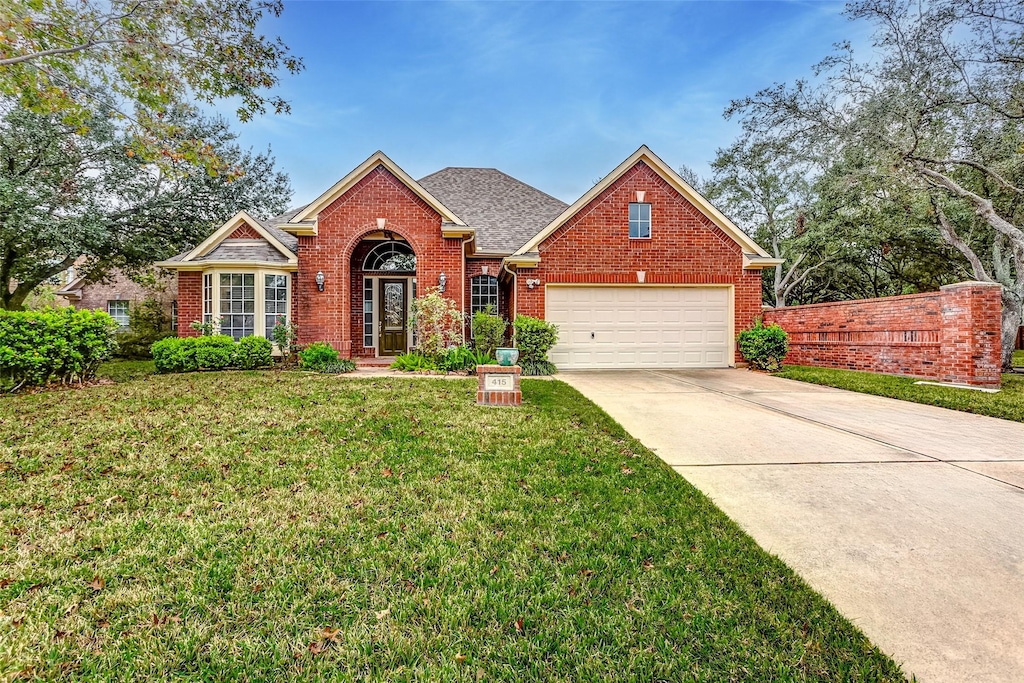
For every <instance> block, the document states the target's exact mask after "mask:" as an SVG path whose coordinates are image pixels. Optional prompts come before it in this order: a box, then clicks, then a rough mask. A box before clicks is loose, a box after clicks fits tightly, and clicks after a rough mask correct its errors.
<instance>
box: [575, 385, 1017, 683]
mask: <svg viewBox="0 0 1024 683" xmlns="http://www.w3.org/2000/svg"><path fill="white" fill-rule="evenodd" d="M558 377H559V378H560V379H562V380H564V381H565V382H567V383H569V384H570V385H572V386H573V387H575V388H576V389H578V390H579V391H580V392H582V393H583V394H584V395H585V396H587V397H588V398H590V399H591V400H592V401H594V402H595V403H597V404H598V405H599V406H601V407H602V408H603V409H604V410H605V411H607V412H608V414H610V415H611V416H612V417H613V418H615V419H616V420H617V421H618V422H619V423H620V424H622V425H623V427H625V428H626V430H627V431H629V432H630V433H631V434H633V435H634V436H636V437H637V438H638V439H640V441H642V442H643V443H644V444H645V445H647V446H648V447H649V448H651V449H652V450H654V451H655V452H656V453H657V454H658V455H660V456H661V457H662V458H663V459H664V460H665V461H666V462H667V463H668V464H669V465H671V466H672V467H673V468H674V469H675V470H676V471H677V472H679V473H680V474H682V475H683V476H684V477H686V478H687V479H688V480H689V481H691V482H692V483H693V484H694V485H695V486H697V487H698V488H699V489H701V490H702V491H704V492H705V493H706V494H707V495H709V496H710V497H711V498H712V499H713V500H714V501H715V503H717V504H718V506H719V507H721V508H722V509H723V510H724V511H725V512H726V513H727V514H728V515H729V516H730V517H732V518H733V519H734V520H736V521H737V522H738V523H739V524H740V525H741V526H742V527H743V528H744V529H745V530H746V531H747V532H748V533H750V535H751V536H753V537H754V539H756V540H757V542H758V543H760V544H761V546H762V547H764V548H765V549H766V550H768V551H770V552H772V553H774V554H776V555H778V556H779V557H781V558H782V559H783V560H784V561H785V562H786V563H787V564H789V566H791V567H793V569H795V570H796V571H797V572H798V573H799V574H800V575H801V576H803V577H804V578H805V579H806V580H807V581H808V582H809V583H810V584H811V585H812V586H813V587H814V588H815V589H817V590H818V591H819V592H821V593H822V594H824V595H825V596H826V597H827V598H828V599H829V600H831V601H832V602H833V603H834V604H835V605H836V606H837V607H838V608H839V610H840V611H841V612H842V613H843V614H844V615H846V616H847V617H848V618H849V619H851V620H852V621H853V622H854V623H855V624H857V625H858V626H859V627H860V628H861V629H863V630H864V632H865V633H866V634H867V635H868V637H869V638H871V640H872V641H873V642H874V643H875V644H877V645H878V646H879V647H880V648H881V649H882V650H884V651H885V652H888V653H889V654H891V655H892V656H893V658H895V659H896V660H897V661H898V662H901V663H902V664H903V667H904V670H905V671H906V672H907V674H908V676H909V675H910V674H915V675H916V676H917V677H918V679H919V680H920V681H924V682H925V683H930V682H938V681H975V682H982V681H992V682H996V681H999V682H1005V681H1024V424H1018V423H1014V422H1008V421H1004V420H997V419H994V418H988V417H981V416H977V415H970V414H967V413H959V412H955V411H951V410H945V409H943V408H934V407H931V406H923V405H918V404H915V403H907V402H903V401H896V400H893V399H887V398H880V397H876V396H868V395H865V394H856V393H852V392H847V391H842V390H839V389H831V388H826V387H818V386H814V385H810V384H804V383H801V382H795V381H791V380H785V379H780V378H777V377H769V376H766V375H761V374H757V373H752V372H748V371H746V370H697V371H673V370H668V371H660V370H634V371H592V372H564V373H561V374H560V375H559V376H558Z"/></svg>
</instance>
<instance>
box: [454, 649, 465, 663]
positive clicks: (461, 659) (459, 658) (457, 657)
mask: <svg viewBox="0 0 1024 683" xmlns="http://www.w3.org/2000/svg"><path fill="white" fill-rule="evenodd" d="M455 661H456V662H458V663H459V664H462V663H463V662H465V661H466V655H464V654H462V653H461V652H460V653H459V654H457V655H455Z"/></svg>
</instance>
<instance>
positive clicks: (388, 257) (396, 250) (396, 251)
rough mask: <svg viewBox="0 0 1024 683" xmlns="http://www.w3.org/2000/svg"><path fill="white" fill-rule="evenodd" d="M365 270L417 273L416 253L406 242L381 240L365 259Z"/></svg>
mask: <svg viewBox="0 0 1024 683" xmlns="http://www.w3.org/2000/svg"><path fill="white" fill-rule="evenodd" d="M363 270H370V271H383V272H388V273H415V272H416V254H414V253H413V251H412V247H410V246H409V245H408V243H406V242H397V241H389V242H381V243H380V244H378V245H377V246H375V247H374V248H373V249H371V250H370V253H369V254H367V255H366V258H365V259H363Z"/></svg>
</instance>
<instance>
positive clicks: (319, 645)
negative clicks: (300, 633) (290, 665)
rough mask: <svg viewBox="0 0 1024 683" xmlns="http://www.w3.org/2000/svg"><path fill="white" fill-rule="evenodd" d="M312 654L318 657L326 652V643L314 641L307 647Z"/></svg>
mask: <svg viewBox="0 0 1024 683" xmlns="http://www.w3.org/2000/svg"><path fill="white" fill-rule="evenodd" d="M306 649H307V650H309V652H310V654H314V655H318V654H320V653H321V652H323V650H324V642H323V641H322V640H314V641H313V642H312V643H310V644H309V645H307V646H306Z"/></svg>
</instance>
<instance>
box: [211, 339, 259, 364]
mask: <svg viewBox="0 0 1024 683" xmlns="http://www.w3.org/2000/svg"><path fill="white" fill-rule="evenodd" d="M211 338H212V337H211ZM273 364H274V345H273V344H271V343H270V340H269V339H267V338H265V337H242V338H241V339H239V340H238V343H237V344H236V345H235V362H234V365H235V367H236V368H240V369H242V370H255V369H256V368H266V367H270V366H271V365H273Z"/></svg>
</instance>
